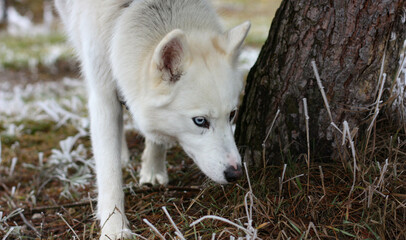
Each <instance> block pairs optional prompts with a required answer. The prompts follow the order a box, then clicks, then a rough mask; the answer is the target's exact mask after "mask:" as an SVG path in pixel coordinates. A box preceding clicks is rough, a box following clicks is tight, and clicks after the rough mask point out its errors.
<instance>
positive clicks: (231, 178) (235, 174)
mask: <svg viewBox="0 0 406 240" xmlns="http://www.w3.org/2000/svg"><path fill="white" fill-rule="evenodd" d="M224 176H225V178H226V180H227V182H235V181H237V180H238V179H239V178H240V177H241V176H242V169H241V165H237V169H235V168H234V167H233V166H229V167H228V168H227V169H226V170H225V171H224Z"/></svg>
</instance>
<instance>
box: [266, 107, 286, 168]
mask: <svg viewBox="0 0 406 240" xmlns="http://www.w3.org/2000/svg"><path fill="white" fill-rule="evenodd" d="M280 112H281V110H280V109H278V111H276V114H275V117H274V118H273V120H272V123H271V127H270V128H269V130H268V133H267V134H266V137H265V139H264V141H263V142H262V163H263V166H264V169H265V167H266V159H265V146H266V141H268V138H269V135H270V134H271V132H272V129H273V127H274V125H275V122H276V119H278V117H279V113H280Z"/></svg>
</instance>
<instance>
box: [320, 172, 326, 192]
mask: <svg viewBox="0 0 406 240" xmlns="http://www.w3.org/2000/svg"><path fill="white" fill-rule="evenodd" d="M319 169H320V178H321V185H322V186H323V197H324V196H326V188H325V187H324V173H323V169H322V167H321V166H319Z"/></svg>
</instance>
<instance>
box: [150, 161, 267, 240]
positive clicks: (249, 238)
mask: <svg viewBox="0 0 406 240" xmlns="http://www.w3.org/2000/svg"><path fill="white" fill-rule="evenodd" d="M244 168H245V173H246V176H247V180H248V188H249V191H248V192H247V193H246V194H245V197H244V207H245V213H246V219H247V222H246V223H245V224H243V225H241V224H237V223H235V222H233V221H230V220H228V219H226V218H224V217H219V216H215V215H206V216H203V217H201V218H199V219H197V220H196V221H194V222H192V223H191V224H190V225H189V227H194V226H196V225H197V224H199V223H200V222H202V221H203V220H206V219H212V220H217V221H222V222H224V223H226V224H228V225H230V226H232V227H234V228H235V229H237V230H240V231H243V232H244V233H245V237H238V239H241V240H256V239H257V240H260V239H261V238H259V237H258V230H257V228H255V226H253V209H254V199H256V198H255V196H254V194H253V191H252V187H251V182H250V178H249V174H248V169H247V165H246V163H245V162H244ZM162 210H163V211H164V213H165V215H166V216H167V218H168V219H169V221H170V223H171V225H172V227H173V228H174V229H175V235H176V237H177V238H174V239H182V240H183V239H186V237H185V236H184V234H183V233H182V232H181V231H180V230H179V228H178V226H177V225H176V223H175V222H174V221H173V219H172V217H171V216H170V214H169V212H168V211H167V209H166V207H162ZM143 221H144V222H145V223H146V224H147V225H148V226H149V227H150V229H151V231H152V232H154V233H155V234H157V236H158V237H159V238H160V239H165V237H164V235H163V234H162V233H161V232H159V230H158V229H157V228H156V227H155V226H154V225H153V224H151V223H150V222H149V221H148V220H147V219H143ZM223 232H228V231H227V230H223V231H222V233H223ZM222 233H221V234H222ZM167 234H168V233H167ZM167 234H165V235H167ZM221 234H220V236H219V238H218V239H223V238H220V237H221ZM171 238H172V239H173V237H171ZM198 239H202V238H201V237H199V238H198ZM211 239H213V240H214V239H216V234H215V233H213V234H212V238H211ZM230 239H236V237H234V236H233V235H231V236H230Z"/></svg>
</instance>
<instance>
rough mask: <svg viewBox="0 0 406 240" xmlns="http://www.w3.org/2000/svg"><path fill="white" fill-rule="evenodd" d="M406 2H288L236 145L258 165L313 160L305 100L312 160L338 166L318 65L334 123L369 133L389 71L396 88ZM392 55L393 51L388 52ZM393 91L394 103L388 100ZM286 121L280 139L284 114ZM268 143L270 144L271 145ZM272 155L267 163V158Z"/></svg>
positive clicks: (259, 67) (255, 71) (253, 77)
mask: <svg viewBox="0 0 406 240" xmlns="http://www.w3.org/2000/svg"><path fill="white" fill-rule="evenodd" d="M405 9H406V2H405V1H404V0H386V1H385V0H380V1H373V0H352V1H350V0H330V1H327V0H314V1H307V0H284V1H283V2H282V3H281V6H280V8H279V9H278V11H277V13H276V15H275V18H274V20H273V22H272V26H271V29H270V32H269V36H268V39H267V41H266V43H265V45H264V46H263V48H262V50H261V53H260V56H259V58H258V60H257V62H256V64H255V65H254V67H253V68H252V69H251V71H250V73H249V75H248V78H247V85H246V89H245V92H246V94H245V96H244V100H243V103H242V106H241V108H240V113H239V118H238V122H237V130H236V138H237V142H238V144H239V146H240V147H242V149H245V150H247V152H246V154H247V155H246V156H248V157H249V158H250V159H253V160H255V161H256V162H258V161H261V160H262V159H272V160H280V159H281V157H282V156H283V155H284V153H287V152H289V153H290V154H294V155H296V156H297V155H298V154H301V153H307V140H306V127H305V116H304V109H303V101H302V100H303V98H307V103H308V110H309V117H310V119H309V134H310V145H311V148H312V155H313V157H316V158H319V159H320V158H326V157H327V158H328V159H330V158H331V156H332V153H333V149H334V146H335V145H336V144H335V143H334V141H333V139H334V135H335V134H336V133H335V132H334V131H335V130H334V129H333V127H332V126H331V120H330V118H329V115H328V113H327V111H326V107H325V105H324V102H323V97H322V95H321V93H320V90H319V88H318V85H317V82H316V78H315V74H314V72H313V68H312V65H311V62H312V61H313V60H314V61H315V62H316V65H317V66H318V70H319V73H320V77H321V82H322V84H323V86H324V88H325V92H326V95H327V99H328V102H329V104H330V108H331V112H332V119H333V121H334V122H335V123H336V124H337V125H338V126H340V125H341V124H342V123H343V121H344V120H347V121H348V122H349V124H350V127H351V128H354V127H358V128H361V129H362V128H365V125H366V124H365V123H366V121H365V120H366V117H368V116H369V115H368V114H369V113H370V112H371V111H370V110H371V107H370V106H371V104H373V103H374V102H375V100H376V96H377V89H378V88H379V86H378V79H379V75H380V68H381V64H382V60H383V54H384V52H385V51H386V57H385V61H384V62H385V64H384V72H386V73H387V74H388V75H387V76H388V77H387V79H388V80H387V81H386V82H387V83H388V84H387V85H386V86H389V85H391V84H392V81H393V79H394V75H395V72H396V70H397V68H398V66H399V54H400V51H401V50H402V48H403V43H404V40H405V34H406V24H405V23H404V22H405V11H406V10H405ZM385 49H386V50H385ZM388 95H389V94H388V92H387V91H386V96H384V97H386V98H387V97H388ZM278 109H280V114H279V116H278V118H277V121H276V123H275V125H274V126H273V129H272V134H271V135H270V137H269V138H268V139H267V140H266V141H265V142H264V140H265V138H266V135H267V133H268V132H269V131H270V128H271V124H272V121H273V120H274V118H275V115H276V112H277V110H278ZM263 143H265V144H264V145H263ZM263 153H265V156H264V155H263Z"/></svg>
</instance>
